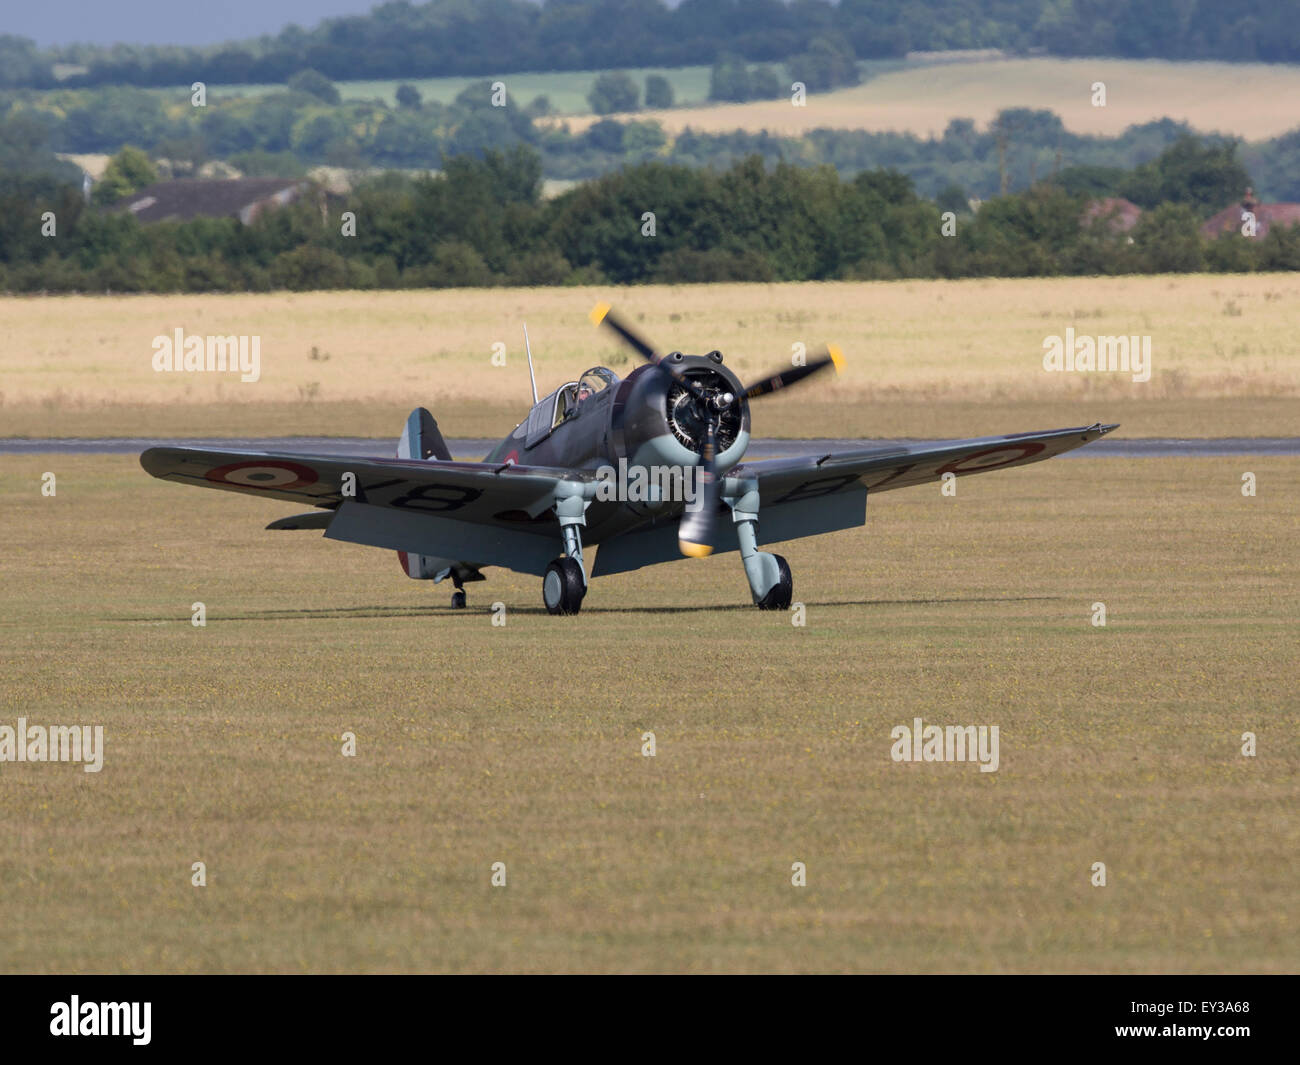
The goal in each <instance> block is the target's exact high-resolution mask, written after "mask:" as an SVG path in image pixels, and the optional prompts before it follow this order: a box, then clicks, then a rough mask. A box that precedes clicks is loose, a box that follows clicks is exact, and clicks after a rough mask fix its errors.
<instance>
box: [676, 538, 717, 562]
mask: <svg viewBox="0 0 1300 1065" xmlns="http://www.w3.org/2000/svg"><path fill="white" fill-rule="evenodd" d="M677 546H678V547H680V548H681V551H682V554H683V555H685V556H686V557H687V558H707V557H708V556H709V555H711V554H713V545H712V544H693V543H690V542H689V541H687V540H678V541H677Z"/></svg>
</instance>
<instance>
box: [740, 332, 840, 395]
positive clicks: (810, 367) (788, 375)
mask: <svg viewBox="0 0 1300 1065" xmlns="http://www.w3.org/2000/svg"><path fill="white" fill-rule="evenodd" d="M827 366H834V367H835V372H836V373H839V372H840V370H842V369H843V368H844V354H843V352H841V351H840V349H839V348H838V347H836V346H835V345H834V344H832V345H830V346H829V347H827V349H826V354H825V355H824V356H823V357H822V358H820V359H816V360H815V361H813V362H810V363H808V364H807V365H806V366H794V367H792V368H791V369H789V370H782V371H781V372H780V373H774V374H773V375H772V376H771V377H765V378H763V380H761V381H759V382H758V383H756V384H753V385H750V386H749V388H747V389H746V390H745V398H746V399H756V398H757V397H759V396H766V395H768V394H769V393H771V392H778V391H780V390H781V389H783V388H786V387H787V386H789V385H792V384H794V383H795V382H796V381H802V380H803V379H804V378H806V377H811V376H812V375H813V374H815V373H818V372H819V371H821V370H824V369H826V367H827Z"/></svg>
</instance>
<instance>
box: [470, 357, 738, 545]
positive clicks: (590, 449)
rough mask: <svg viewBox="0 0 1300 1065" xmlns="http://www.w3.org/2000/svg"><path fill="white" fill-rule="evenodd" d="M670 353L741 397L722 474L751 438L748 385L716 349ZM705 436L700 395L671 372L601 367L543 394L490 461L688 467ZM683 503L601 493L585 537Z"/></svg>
mask: <svg viewBox="0 0 1300 1065" xmlns="http://www.w3.org/2000/svg"><path fill="white" fill-rule="evenodd" d="M665 361H666V362H667V361H671V364H672V366H673V369H674V371H675V372H677V373H680V374H685V375H688V376H690V377H691V378H692V379H693V380H694V381H695V382H696V383H697V384H698V385H700V386H701V387H702V388H704V389H706V390H708V391H709V392H715V393H723V392H730V393H731V395H732V396H734V397H735V400H734V402H733V403H732V405H731V407H730V408H729V409H728V410H727V412H726V413H725V415H724V417H723V419H722V424H721V425H720V426H719V431H718V439H717V452H718V453H717V459H716V463H717V471H718V474H719V476H722V475H725V473H726V472H727V471H728V470H729V469H731V468H732V467H733V466H735V465H736V464H737V463H739V462H740V461H741V459H742V458H743V457H744V455H745V450H746V449H747V447H748V446H749V404H748V402H747V401H746V399H745V397H744V394H743V393H744V386H743V385H742V384H741V383H740V381H739V379H738V378H737V377H736V376H735V375H734V374H733V373H732V372H731V371H730V370H728V369H727V368H726V367H724V366H723V365H722V357H721V355H718V354H717V353H714V354H712V355H682V354H681V353H679V352H673V353H672V354H670V355H667V356H665ZM601 381H604V383H605V387H601V388H599V389H598V390H594V391H592V393H591V394H590V395H587V396H586V397H585V398H583V399H581V400H579V399H578V391H579V387H580V386H581V385H583V384H587V383H591V384H600V382H601ZM703 438H704V423H703V420H702V419H701V418H700V417H699V416H698V412H697V404H696V402H695V401H694V399H693V398H692V396H691V395H690V393H688V392H686V390H685V389H683V388H682V387H681V385H680V384H678V383H677V382H676V381H674V380H673V378H672V376H671V375H670V374H668V373H665V372H663V371H662V370H658V369H656V368H655V367H653V366H641V367H638V368H637V369H635V370H633V371H632V373H630V374H628V376H627V377H626V378H624V379H622V380H619V379H618V378H617V377H616V376H615V375H614V374H613V373H612V372H611V371H608V370H604V369H603V368H599V367H598V368H596V369H594V370H589V371H588V372H587V373H586V374H583V376H582V378H581V379H580V381H576V382H569V383H568V384H565V385H563V386H561V387H560V388H558V389H556V390H555V391H554V392H552V393H551V394H550V395H548V396H546V397H545V398H544V399H542V400H541V401H540V402H538V403H537V404H536V405H535V406H534V407H533V409H532V410H531V411H530V412H529V415H528V417H526V418H525V419H524V420H523V421H522V422H520V423H519V425H517V426H516V427H515V429H514V430H513V431H512V432H511V433H510V435H509V436H507V437H506V438H505V439H504V440H502V441H501V443H499V444H498V445H497V446H496V447H495V448H493V449H492V451H491V452H490V453H489V454H488V455H487V457H486V458H485V459H484V461H485V462H501V463H505V462H513V463H517V464H519V465H521V466H554V467H571V468H576V469H591V470H595V469H599V468H601V467H602V466H610V467H615V468H618V467H619V466H620V462H622V463H624V464H625V468H627V469H633V468H636V467H641V468H644V469H647V470H649V469H653V468H660V469H663V468H676V469H678V470H681V471H683V472H685V471H687V470H690V469H691V468H693V467H695V466H697V465H698V464H699V463H700V461H701V460H700V454H701V450H702V447H703ZM681 510H682V506H681V503H680V501H676V502H674V501H670V500H651V501H630V500H628V499H619V500H604V501H602V500H596V501H594V502H592V504H591V506H590V507H589V508H588V511H587V525H586V532H585V533H584V539H585V540H586V541H587V542H589V543H598V542H599V541H600V540H601V539H603V538H605V537H608V536H611V535H615V534H617V533H620V532H624V531H626V530H627V529H630V528H634V527H636V526H639V525H645V524H647V523H653V522H655V521H658V520H668V519H670V518H671V519H673V520H676V519H675V516H676V515H679V514H680V513H681Z"/></svg>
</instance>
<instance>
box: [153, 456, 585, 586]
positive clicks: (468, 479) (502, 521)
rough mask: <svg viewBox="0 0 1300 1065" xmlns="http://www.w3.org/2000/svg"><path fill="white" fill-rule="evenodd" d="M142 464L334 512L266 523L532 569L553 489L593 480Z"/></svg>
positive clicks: (540, 557)
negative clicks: (566, 484)
mask: <svg viewBox="0 0 1300 1065" xmlns="http://www.w3.org/2000/svg"><path fill="white" fill-rule="evenodd" d="M140 465H141V466H143V467H144V469H145V470H146V471H147V472H149V473H151V474H153V476H155V477H159V478H161V479H163V480H165V481H175V482H176V483H178V484H191V485H198V486H200V487H203V488H217V489H221V490H223V491H227V492H243V493H245V494H248V495H260V496H265V497H267V498H269V499H280V500H285V501H287V502H292V503H300V504H301V503H306V504H308V505H310V506H313V507H320V508H323V509H324V510H331V511H334V514H333V515H332V516H330V515H328V514H326V515H322V516H321V518H318V519H317V520H315V521H312V520H309V519H310V518H315V517H316V516H315V515H298V516H296V517H294V518H291V519H281V520H280V521H277V522H273V523H272V527H277V528H325V529H326V533H325V535H326V536H327V537H328V538H330V539H334V540H345V541H347V542H350V543H359V544H367V545H369V546H371V547H386V548H391V549H393V550H395V551H406V552H409V553H412V554H422V555H429V556H432V557H437V558H449V559H458V560H461V561H463V562H466V563H473V564H477V565H495V566H505V567H507V568H509V569H517V570H520V571H521V572H525V573H536V574H539V575H540V574H542V573H544V572H545V570H546V566H547V564H548V563H549V562H550V561H551V559H553V558H554V557H555V556H556V554H557V553H558V552H559V537H558V533H557V526H556V522H555V518H554V516H553V515H548V511H549V510H550V508H551V506H552V504H553V503H554V502H555V497H556V490H557V488H558V487H559V486H560V485H561V484H564V483H575V482H576V483H578V484H582V483H585V482H588V481H592V480H594V479H595V472H594V471H592V470H573V469H560V468H556V467H542V466H521V465H515V464H509V465H507V464H498V463H484V462H450V461H429V460H419V459H397V458H348V457H340V456H338V455H300V454H292V453H276V452H262V451H208V450H206V449H203V448H188V447H154V448H149V449H148V450H147V451H145V452H144V453H143V454H142V455H141V456H140ZM326 518H328V522H327V523H326V521H325V520H324V519H326Z"/></svg>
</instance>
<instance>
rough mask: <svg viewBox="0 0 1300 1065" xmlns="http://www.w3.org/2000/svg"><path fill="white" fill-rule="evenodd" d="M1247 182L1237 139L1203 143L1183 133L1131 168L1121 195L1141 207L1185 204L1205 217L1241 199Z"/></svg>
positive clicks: (1248, 176) (1248, 175)
mask: <svg viewBox="0 0 1300 1065" xmlns="http://www.w3.org/2000/svg"><path fill="white" fill-rule="evenodd" d="M1250 184H1251V180H1250V174H1249V173H1247V171H1246V168H1245V167H1244V166H1242V165H1241V162H1240V161H1239V160H1238V159H1237V142H1236V141H1233V140H1228V141H1221V142H1217V143H1216V142H1205V141H1201V140H1200V139H1198V138H1196V137H1193V136H1190V135H1186V136H1182V137H1179V138H1178V140H1176V141H1175V142H1174V143H1173V144H1171V145H1170V146H1169V147H1168V148H1166V149H1165V150H1164V151H1163V152H1161V153H1160V155H1159V156H1158V157H1157V158H1155V159H1153V160H1151V162H1149V163H1144V164H1142V165H1141V166H1139V167H1138V168H1137V169H1136V170H1135V171H1133V173H1132V174H1131V175H1130V177H1129V179H1128V181H1126V182H1125V183H1124V191H1123V195H1124V196H1126V197H1128V199H1130V200H1132V201H1133V202H1134V203H1136V204H1137V205H1138V206H1139V207H1143V208H1152V207H1156V206H1158V205H1160V204H1162V203H1181V204H1186V205H1187V206H1189V207H1191V208H1192V210H1193V211H1195V212H1196V213H1197V214H1198V215H1199V216H1200V217H1202V218H1205V217H1208V216H1209V215H1211V214H1213V213H1214V212H1215V211H1218V210H1221V209H1222V208H1224V207H1226V206H1227V205H1228V204H1230V203H1236V202H1240V200H1241V197H1242V195H1243V194H1244V193H1245V191H1246V187H1247V186H1248V185H1250Z"/></svg>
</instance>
